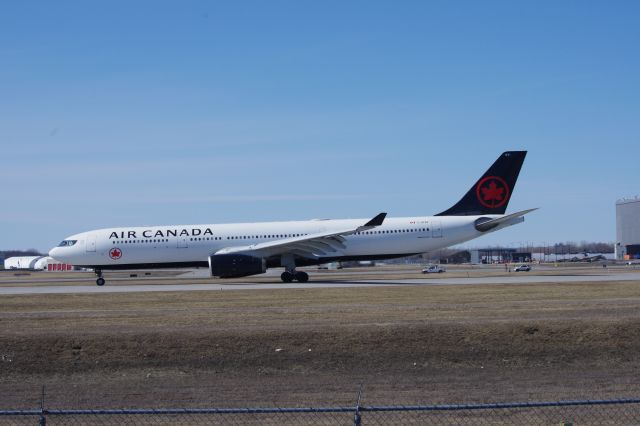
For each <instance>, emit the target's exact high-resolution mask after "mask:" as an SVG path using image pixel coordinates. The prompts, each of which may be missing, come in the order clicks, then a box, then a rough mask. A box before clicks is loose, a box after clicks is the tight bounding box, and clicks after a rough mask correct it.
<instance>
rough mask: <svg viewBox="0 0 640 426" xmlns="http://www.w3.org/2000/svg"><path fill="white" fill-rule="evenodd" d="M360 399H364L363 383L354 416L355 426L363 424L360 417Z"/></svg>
mask: <svg viewBox="0 0 640 426" xmlns="http://www.w3.org/2000/svg"><path fill="white" fill-rule="evenodd" d="M360 398H362V383H361V384H360V389H358V400H357V401H356V412H355V414H354V415H353V424H354V425H355V426H360V424H361V422H362V417H361V416H360Z"/></svg>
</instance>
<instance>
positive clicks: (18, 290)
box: [0, 272, 640, 295]
mask: <svg viewBox="0 0 640 426" xmlns="http://www.w3.org/2000/svg"><path fill="white" fill-rule="evenodd" d="M312 279H313V278H312ZM185 281H187V282H186V283H185V284H166V285H162V284H160V285H158V284H151V285H126V284H125V285H111V286H110V285H109V284H107V285H105V286H104V287H98V286H96V285H86V286H34V287H27V286H22V287H0V295H16V294H26V295H28V294H85V293H91V294H94V293H135V292H162V291H232V290H276V289H292V288H345V287H374V286H391V285H467V284H532V283H554V282H557V283H570V282H603V281H640V272H632V273H611V274H601V275H595V274H594V275H529V274H522V275H517V276H516V275H514V276H509V277H483V278H430V279H398V280H368V281H364V280H335V281H330V280H324V281H320V280H317V278H316V281H314V282H309V283H305V284H299V283H290V284H285V283H273V284H256V283H249V282H247V283H237V282H236V283H233V284H193V283H188V280H185ZM25 284H28V283H25Z"/></svg>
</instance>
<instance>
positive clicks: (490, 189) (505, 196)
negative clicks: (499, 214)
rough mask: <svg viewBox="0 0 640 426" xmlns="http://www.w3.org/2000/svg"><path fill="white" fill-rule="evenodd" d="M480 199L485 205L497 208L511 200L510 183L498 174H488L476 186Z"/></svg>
mask: <svg viewBox="0 0 640 426" xmlns="http://www.w3.org/2000/svg"><path fill="white" fill-rule="evenodd" d="M476 196H477V197H478V201H479V202H480V204H482V205H483V206H485V207H488V208H490V209H497V208H498V207H501V206H503V205H504V204H505V203H506V202H507V201H508V200H509V185H507V182H505V180H504V179H502V178H501V177H498V176H487V177H485V178H484V179H482V180H481V181H480V182H478V186H477V187H476Z"/></svg>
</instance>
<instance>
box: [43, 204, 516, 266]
mask: <svg viewBox="0 0 640 426" xmlns="http://www.w3.org/2000/svg"><path fill="white" fill-rule="evenodd" d="M480 217H483V218H491V219H494V218H499V217H501V215H483V216H418V217H402V218H388V219H386V220H385V221H384V223H383V224H382V225H381V226H378V227H375V228H373V229H370V230H367V231H364V232H358V233H355V234H353V235H348V236H345V237H344V243H343V246H344V248H339V249H337V250H335V251H334V252H332V253H331V254H330V255H328V256H327V255H326V254H325V255H322V256H318V257H317V258H316V259H313V261H312V262H310V263H323V260H327V261H329V260H334V259H337V260H339V259H341V258H343V259H349V258H371V259H373V258H386V257H399V256H402V255H410V254H414V253H424V252H429V251H432V250H437V249H440V248H444V247H448V246H451V245H454V244H458V243H461V242H464V241H468V240H471V239H473V238H476V237H479V236H481V235H483V234H485V233H487V232H480V231H478V230H477V229H476V228H475V226H474V223H475V221H476V220H477V219H478V218H480ZM366 221H367V219H341V220H308V221H293V222H261V223H236V224H211V225H171V226H149V227H130V228H110V229H99V230H94V231H89V232H83V233H80V234H76V235H73V236H71V237H68V238H67V239H66V240H65V241H74V243H73V244H72V245H67V246H59V247H55V248H53V249H52V250H51V251H50V252H49V254H50V255H51V256H52V257H53V258H55V259H57V260H60V261H63V262H66V263H70V264H73V265H76V266H87V267H94V268H96V267H97V268H101V267H102V268H104V269H117V268H123V269H125V268H133V267H135V266H136V265H140V266H143V265H147V266H148V265H154V266H157V267H161V266H162V265H172V266H176V265H178V264H184V265H185V266H186V265H196V264H202V265H206V263H207V260H208V258H209V256H212V255H213V254H215V253H216V252H217V251H219V250H222V249H227V248H231V247H234V246H250V245H253V244H260V243H264V242H269V241H274V240H281V239H283V238H290V237H296V236H303V235H311V234H316V233H320V232H327V231H332V230H334V229H335V230H340V229H345V228H357V227H358V226H360V225H361V224H363V223H365V222H366ZM511 224H513V223H510V224H508V225H511ZM508 225H507V224H505V225H504V226H499V227H496V228H495V229H493V230H497V229H500V228H503V227H505V226H508ZM493 230H492V231H493ZM70 244H71V243H70ZM114 249H115V250H114ZM270 266H280V265H275V264H272V265H270Z"/></svg>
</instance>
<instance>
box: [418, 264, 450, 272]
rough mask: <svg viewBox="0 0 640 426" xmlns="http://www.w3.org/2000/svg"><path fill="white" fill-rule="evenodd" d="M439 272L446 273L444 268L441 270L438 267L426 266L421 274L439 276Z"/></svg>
mask: <svg viewBox="0 0 640 426" xmlns="http://www.w3.org/2000/svg"><path fill="white" fill-rule="evenodd" d="M441 272H446V271H445V270H444V268H441V267H440V265H433V266H427V267H426V268H424V269H423V270H422V273H423V274H439V273H441Z"/></svg>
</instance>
